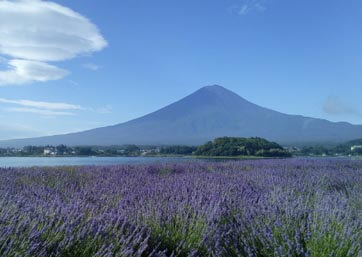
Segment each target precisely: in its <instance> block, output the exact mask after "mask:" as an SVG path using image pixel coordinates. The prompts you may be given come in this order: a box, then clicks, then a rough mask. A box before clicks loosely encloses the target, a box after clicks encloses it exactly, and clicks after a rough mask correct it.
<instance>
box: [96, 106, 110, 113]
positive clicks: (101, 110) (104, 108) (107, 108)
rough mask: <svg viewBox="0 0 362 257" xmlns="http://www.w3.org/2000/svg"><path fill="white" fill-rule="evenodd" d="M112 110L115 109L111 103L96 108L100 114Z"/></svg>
mask: <svg viewBox="0 0 362 257" xmlns="http://www.w3.org/2000/svg"><path fill="white" fill-rule="evenodd" d="M112 111H113V108H112V106H111V105H106V106H103V107H101V108H98V109H96V112H97V113H99V114H109V113H112Z"/></svg>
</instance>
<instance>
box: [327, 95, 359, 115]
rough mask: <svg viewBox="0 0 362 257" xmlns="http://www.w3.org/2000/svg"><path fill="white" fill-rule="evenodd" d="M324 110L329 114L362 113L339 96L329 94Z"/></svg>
mask: <svg viewBox="0 0 362 257" xmlns="http://www.w3.org/2000/svg"><path fill="white" fill-rule="evenodd" d="M323 111H324V112H325V113H327V114H329V115H360V114H361V112H360V111H359V110H357V109H355V108H354V107H353V106H351V105H350V104H349V103H348V102H344V101H343V100H342V99H341V98H340V97H338V96H329V97H328V98H327V100H326V101H325V102H324V105H323Z"/></svg>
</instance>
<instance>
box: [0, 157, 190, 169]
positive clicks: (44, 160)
mask: <svg viewBox="0 0 362 257" xmlns="http://www.w3.org/2000/svg"><path fill="white" fill-rule="evenodd" d="M183 161H196V159H194V158H183V157H0V167H2V168H4V167H33V166H73V165H117V164H147V163H157V162H183Z"/></svg>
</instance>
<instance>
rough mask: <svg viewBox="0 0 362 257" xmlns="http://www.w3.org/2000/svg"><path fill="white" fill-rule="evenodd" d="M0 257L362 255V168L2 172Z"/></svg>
mask: <svg viewBox="0 0 362 257" xmlns="http://www.w3.org/2000/svg"><path fill="white" fill-rule="evenodd" d="M0 195H1V198H0V256H4V257H6V256H14V257H15V256H19V257H33V256H67V257H70V256H74V257H82V256H83V257H91V256H109V257H110V256H119V257H120V256H122V257H131V256H132V257H133V256H155V257H161V256H174V257H176V256H181V257H183V256H220V257H223V256H225V257H226V256H231V257H233V256H235V257H238V256H257V257H261V256H265V257H267V256H275V257H282V256H314V257H324V256H326V257H332V256H336V257H345V256H351V257H352V256H353V257H358V256H362V162H361V161H342V160H302V159H300V160H298V159H290V160H259V161H242V162H219V163H211V162H192V163H179V164H175V163H173V164H152V165H122V166H108V167H95V166H94V167H84V166H81V167H61V168H26V169H25V168H24V169H21V168H16V169H15V168H8V169H0Z"/></svg>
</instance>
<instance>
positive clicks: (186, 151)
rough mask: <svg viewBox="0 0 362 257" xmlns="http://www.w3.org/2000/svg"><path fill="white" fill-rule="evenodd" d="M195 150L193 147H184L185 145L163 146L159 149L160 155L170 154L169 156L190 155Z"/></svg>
mask: <svg viewBox="0 0 362 257" xmlns="http://www.w3.org/2000/svg"><path fill="white" fill-rule="evenodd" d="M196 150H197V147H195V146H186V145H172V146H163V147H161V149H160V154H165V155H167V154H170V155H191V154H192V153H193V152H195V151H196Z"/></svg>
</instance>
